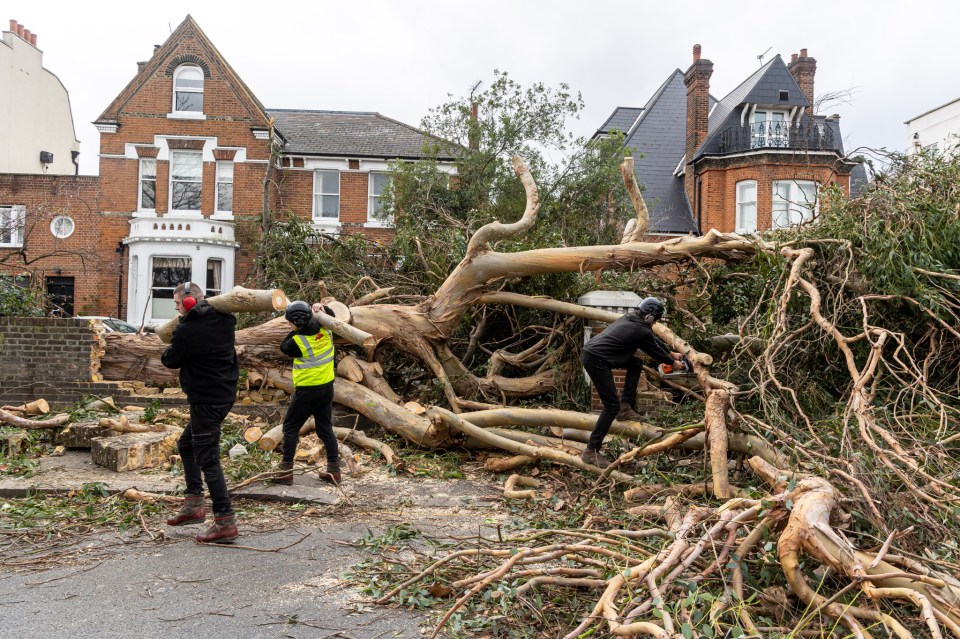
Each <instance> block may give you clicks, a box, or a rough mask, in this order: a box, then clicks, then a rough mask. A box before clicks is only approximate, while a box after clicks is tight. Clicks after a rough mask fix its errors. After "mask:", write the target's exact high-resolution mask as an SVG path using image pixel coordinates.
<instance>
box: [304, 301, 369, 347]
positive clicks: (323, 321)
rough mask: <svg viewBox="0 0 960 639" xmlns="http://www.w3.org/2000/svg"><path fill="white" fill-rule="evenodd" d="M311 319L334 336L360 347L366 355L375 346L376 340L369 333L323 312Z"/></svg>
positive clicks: (315, 314)
mask: <svg viewBox="0 0 960 639" xmlns="http://www.w3.org/2000/svg"><path fill="white" fill-rule="evenodd" d="M313 317H314V319H316V320H317V321H318V322H320V326H322V327H324V328H326V329H329V330H330V331H332V332H333V333H334V334H336V335H339V336H340V337H342V338H343V339H345V340H347V341H348V342H350V343H352V344H356V345H357V346H362V347H363V348H364V349H365V350H366V351H367V352H368V353H369V352H372V351H373V349H374V348H375V347H376V346H377V338H375V337H374V336H373V335H371V334H370V333H367V332H366V331H362V330H360V329H359V328H357V327H355V326H353V325H351V324H347V323H346V322H343V321H341V320H339V319H337V318H336V317H330V316H329V315H327V314H326V313H324V312H323V311H320V312H319V313H314V314H313Z"/></svg>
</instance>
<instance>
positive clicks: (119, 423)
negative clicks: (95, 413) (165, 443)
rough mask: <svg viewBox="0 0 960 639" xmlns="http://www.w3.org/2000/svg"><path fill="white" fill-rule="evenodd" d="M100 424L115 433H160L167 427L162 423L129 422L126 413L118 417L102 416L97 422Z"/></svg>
mask: <svg viewBox="0 0 960 639" xmlns="http://www.w3.org/2000/svg"><path fill="white" fill-rule="evenodd" d="M99 424H100V426H102V427H104V428H108V429H110V430H112V431H114V432H117V433H160V432H163V431H165V430H166V429H167V428H166V426H164V425H163V424H140V423H138V422H131V421H130V420H129V419H127V416H126V415H121V416H120V419H112V418H110V417H104V418H103V419H101V420H100V422H99Z"/></svg>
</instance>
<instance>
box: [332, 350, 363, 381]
mask: <svg viewBox="0 0 960 639" xmlns="http://www.w3.org/2000/svg"><path fill="white" fill-rule="evenodd" d="M337 376H338V377H342V378H344V379H349V380H350V381H351V382H359V381H360V380H362V379H363V369H362V368H360V365H359V364H358V363H357V358H356V357H355V356H353V355H347V356H346V357H343V358H342V359H341V360H340V361H339V362H337Z"/></svg>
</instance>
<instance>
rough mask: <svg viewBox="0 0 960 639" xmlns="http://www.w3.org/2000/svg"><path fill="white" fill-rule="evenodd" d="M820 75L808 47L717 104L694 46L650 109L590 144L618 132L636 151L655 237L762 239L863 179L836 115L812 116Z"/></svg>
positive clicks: (606, 128)
mask: <svg viewBox="0 0 960 639" xmlns="http://www.w3.org/2000/svg"><path fill="white" fill-rule="evenodd" d="M816 70H817V61H816V59H814V58H812V57H810V56H809V55H808V54H807V50H806V49H802V50H801V51H800V53H799V54H794V55H792V56H791V60H790V63H789V64H786V63H784V61H783V60H782V59H781V58H780V56H779V55H777V56H775V57H774V58H773V59H772V60H770V61H769V62H767V63H766V64H764V65H763V66H762V67H760V68H759V69H758V70H757V71H755V72H754V73H753V74H752V75H750V77H748V78H747V79H746V80H744V81H743V82H742V83H741V84H740V85H739V86H738V87H736V88H735V89H734V90H733V91H731V92H730V93H729V94H728V95H727V96H726V97H724V98H723V99H721V100H717V99H715V98H714V97H712V96H711V95H710V76H711V75H712V73H713V63H712V62H710V61H709V60H707V59H705V58H701V56H700V45H695V46H694V48H693V64H691V65H690V67H689V68H688V69H687V71H686V72H683V71H681V70H680V69H676V70H675V71H674V72H673V73H671V74H670V76H669V77H668V78H667V79H666V81H665V82H664V83H663V85H661V86H660V88H659V89H658V90H657V91H656V93H654V95H653V96H652V97H651V98H650V100H649V101H648V102H647V104H646V105H645V106H644V107H642V108H640V107H618V108H617V109H615V110H614V112H613V113H612V114H611V115H610V117H609V118H608V119H607V121H606V122H605V123H604V124H603V125H602V126H601V127H600V129H599V130H598V131H597V132H596V133H595V134H594V137H595V138H598V137H603V136H606V135H609V134H610V132H611V131H613V130H618V131H621V132H623V133H624V134H625V137H626V146H627V147H630V148H633V149H634V156H635V169H636V174H637V180H638V182H639V183H640V184H642V185H643V186H644V189H645V190H644V192H643V197H644V201H645V202H646V204H647V207H648V209H649V211H650V232H651V234H654V235H659V236H671V235H686V234H688V233H693V234H700V233H702V232H704V231H706V230H709V229H717V230H719V231H723V232H731V231H737V232H743V233H752V232H755V231H764V230H768V229H771V228H777V227H783V226H787V225H790V224H796V223H799V222H803V221H806V220H809V219H811V218H812V217H813V216H814V215H815V212H816V208H817V202H818V195H819V192H820V189H821V188H823V187H824V186H827V185H831V184H836V185H838V186H839V187H840V188H841V189H842V190H843V192H844V193H845V194H848V195H849V194H850V193H851V190H852V191H853V192H854V193H856V192H857V190H858V189H859V188H860V186H861V185H862V184H863V183H864V182H865V173H864V170H863V167H862V165H860V164H858V163H856V162H853V161H851V160H849V159H847V158H846V157H845V154H844V150H843V140H842V137H841V134H840V122H839V116H828V117H824V116H821V115H816V114H814V112H813V105H814V78H815V75H816Z"/></svg>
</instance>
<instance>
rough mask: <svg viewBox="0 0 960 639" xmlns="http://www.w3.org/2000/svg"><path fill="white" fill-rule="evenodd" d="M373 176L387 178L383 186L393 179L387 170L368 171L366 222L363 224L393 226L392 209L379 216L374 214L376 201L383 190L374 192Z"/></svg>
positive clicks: (368, 225) (383, 226)
mask: <svg viewBox="0 0 960 639" xmlns="http://www.w3.org/2000/svg"><path fill="white" fill-rule="evenodd" d="M374 176H385V177H386V178H387V182H386V183H385V184H384V186H385V187H386V186H387V185H388V184H390V181H391V180H393V175H392V174H391V173H390V172H389V171H370V172H369V173H368V174H367V223H366V224H365V225H364V226H367V227H382V228H393V211H390V212H388V213H386V214H385V215H381V216H380V217H377V216H376V207H377V203H378V202H379V201H380V198H381V197H382V196H383V191H382V190H381V192H380V193H375V192H374V188H373V187H374Z"/></svg>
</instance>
